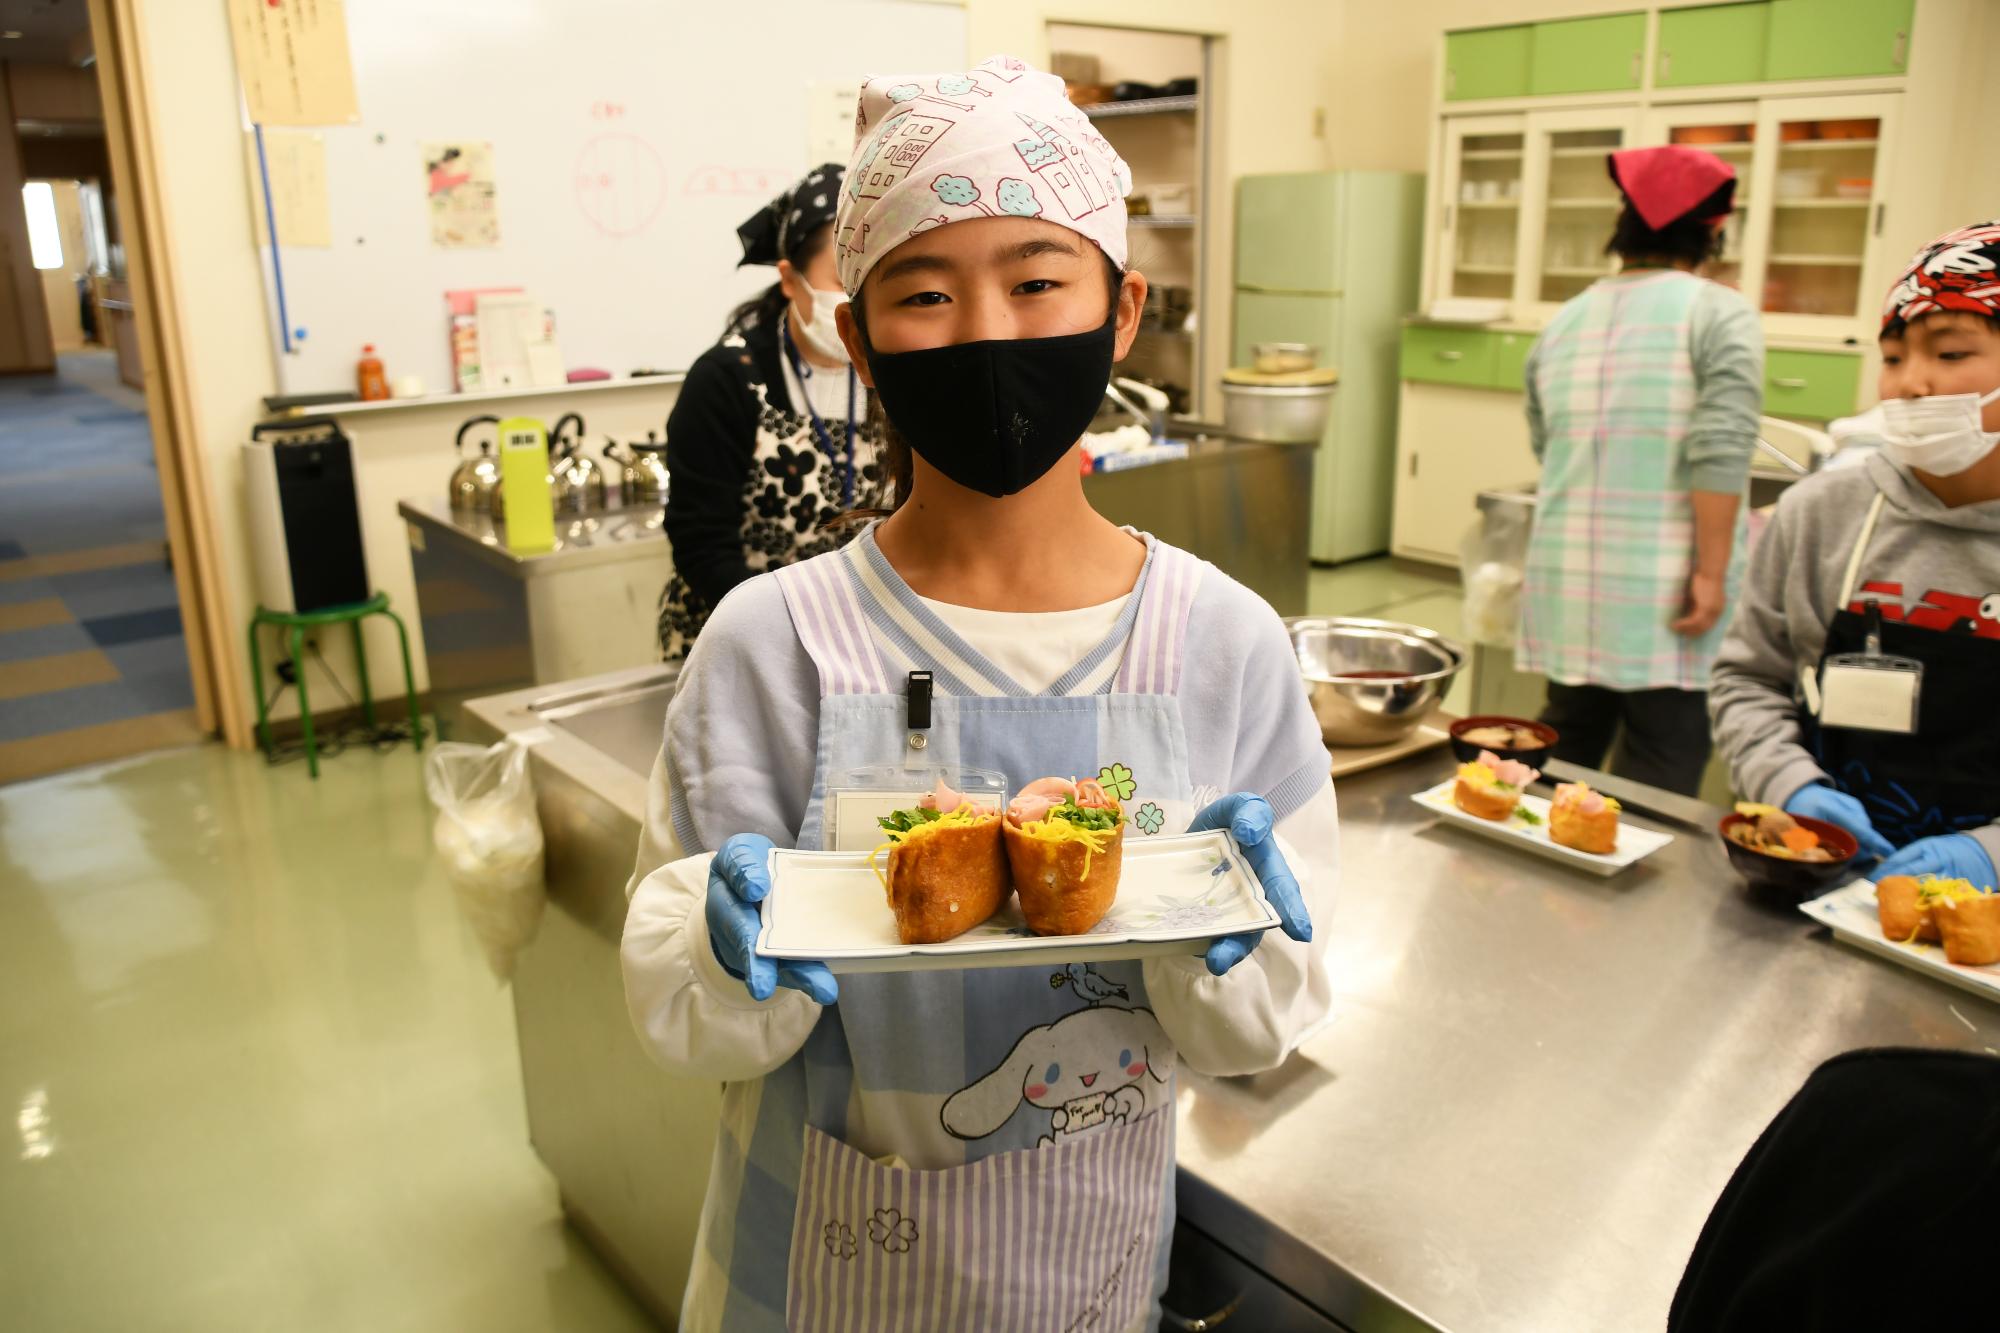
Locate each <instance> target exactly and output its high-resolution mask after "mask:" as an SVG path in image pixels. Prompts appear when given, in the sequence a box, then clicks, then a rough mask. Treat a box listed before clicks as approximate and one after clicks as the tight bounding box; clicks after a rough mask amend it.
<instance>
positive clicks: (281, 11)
mask: <svg viewBox="0 0 2000 1333" xmlns="http://www.w3.org/2000/svg"><path fill="white" fill-rule="evenodd" d="M229 29H230V35H231V37H232V38H233V43H234V46H235V48H236V73H237V75H238V77H240V78H241V79H242V80H243V100H244V103H245V104H246V107H247V109H248V111H249V113H250V120H251V122H252V123H253V124H258V125H351V124H353V123H354V122H355V121H357V120H359V119H361V112H360V108H359V107H358V105H357V104H356V102H355V98H354V61H353V58H352V56H351V55H350V54H349V53H348V49H347V3H346V0H282V2H277V0H229ZM279 234H280V235H281V236H282V235H283V228H282V227H280V228H279Z"/></svg>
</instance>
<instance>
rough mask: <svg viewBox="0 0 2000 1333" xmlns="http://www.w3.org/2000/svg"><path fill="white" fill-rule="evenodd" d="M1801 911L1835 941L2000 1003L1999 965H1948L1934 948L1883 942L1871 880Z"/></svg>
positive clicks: (1803, 906) (1822, 897)
mask: <svg viewBox="0 0 2000 1333" xmlns="http://www.w3.org/2000/svg"><path fill="white" fill-rule="evenodd" d="M1799 910H1800V911H1801V912H1804V913H1805V914H1806V915H1807V916H1809V917H1811V918H1812V919H1813V920H1815V921H1817V922H1819V923H1820V924H1821V925H1822V926H1827V927H1829V928H1831V929H1832V931H1833V933H1834V936H1835V938H1837V939H1841V940H1844V941H1846V942H1847V943H1849V944H1851V945H1853V946H1854V947H1855V948H1857V949H1866V950H1868V952H1870V953H1879V954H1881V955H1882V956H1883V957H1884V958H1893V959H1894V960H1895V961H1897V962H1899V963H1901V964H1902V965H1903V966H1904V967H1911V968H1915V969H1916V970H1917V971H1919V972H1928V973H1930V974H1931V975H1932V976H1934V977H1936V978H1937V979H1938V980H1940V981H1948V982H1950V983H1951V984H1952V985H1954V986H1963V987H1964V988H1965V989H1966V990H1969V991H1973V992H1975V993H1977V994H1980V995H1984V996H1985V997H1986V998H1987V999H1989V1000H2000V964H1996V965H1994V966H1990V967H1966V966H1963V965H1962V964H1959V963H1950V962H1946V961H1945V956H1944V950H1943V949H1941V948H1939V947H1938V946H1937V945H1935V944H1904V943H1902V942H1901V941H1899V940H1885V939H1883V938H1882V922H1881V919H1880V918H1879V917H1877V916H1876V914H1875V885H1874V883H1873V881H1871V880H1865V879H1857V880H1855V881H1854V882H1853V883H1852V884H1849V885H1847V886H1846V887H1845V888H1839V889H1835V890H1834V891H1833V892H1832V893H1826V894H1821V895H1820V896H1819V897H1817V898H1814V899H1812V900H1811V901H1809V902H1803V903H1800V904H1799Z"/></svg>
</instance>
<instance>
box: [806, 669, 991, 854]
mask: <svg viewBox="0 0 2000 1333" xmlns="http://www.w3.org/2000/svg"><path fill="white" fill-rule="evenodd" d="M935 688H936V687H935V683H934V677H933V676H932V674H931V673H930V672H928V671H912V672H911V673H910V675H909V682H908V694H907V695H906V697H905V701H904V711H903V722H904V731H905V732H906V735H907V739H906V741H905V743H904V747H903V762H902V763H900V764H863V765H860V766H858V767H849V768H843V769H839V770H837V771H835V772H834V773H832V774H831V775H830V776H829V778H828V780H827V787H826V828H827V842H826V849H827V850H828V851H832V852H865V851H870V850H872V849H873V848H874V847H876V846H877V845H879V844H880V843H881V841H882V826H881V824H880V823H879V822H878V821H880V820H882V819H884V818H886V817H888V816H889V815H891V814H894V813H895V812H896V811H898V810H909V809H913V808H915V807H916V805H917V803H918V802H919V801H921V800H923V798H924V797H926V796H928V795H929V794H930V793H931V792H932V791H934V790H936V788H937V785H938V783H940V782H942V783H944V784H945V785H947V786H949V787H950V788H951V789H952V790H953V791H956V792H959V793H961V794H962V795H964V796H965V797H966V798H967V799H968V800H971V801H974V802H977V803H978V804H980V805H991V806H1001V805H1005V804H1006V802H1007V776H1006V774H1004V773H997V772H995V771H993V770H992V769H989V768H966V767H962V766H957V765H952V764H939V763H935V762H932V760H931V758H930V755H929V750H930V735H929V732H930V729H931V695H932V691H933V690H934V689H935Z"/></svg>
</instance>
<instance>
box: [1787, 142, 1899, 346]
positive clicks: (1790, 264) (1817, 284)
mask: <svg viewBox="0 0 2000 1333" xmlns="http://www.w3.org/2000/svg"><path fill="white" fill-rule="evenodd" d="M1777 129H1778V134H1777V144H1776V149H1777V169H1776V171H1775V172H1774V174H1773V176H1772V198H1771V201H1770V205H1771V241H1770V259H1769V261H1768V262H1767V263H1766V265H1765V272H1764V293H1763V307H1764V309H1765V310H1766V311H1770V312H1773V313H1781V314H1794V315H1827V316H1835V317H1839V318H1849V319H1851V318H1853V317H1855V316H1857V315H1858V314H1860V312H1861V270H1862V266H1863V264H1864V263H1865V261H1866V259H1867V254H1868V238H1869V226H1868V224H1869V213H1870V205H1871V204H1872V202H1873V201H1874V198H1875V176H1876V172H1877V170H1878V165H1879V163H1878V157H1879V153H1880V150H1881V142H1882V123H1881V121H1880V120H1878V119H1875V118H1873V117H1849V118H1846V119H1834V120H1781V121H1779V122H1778V127H1777Z"/></svg>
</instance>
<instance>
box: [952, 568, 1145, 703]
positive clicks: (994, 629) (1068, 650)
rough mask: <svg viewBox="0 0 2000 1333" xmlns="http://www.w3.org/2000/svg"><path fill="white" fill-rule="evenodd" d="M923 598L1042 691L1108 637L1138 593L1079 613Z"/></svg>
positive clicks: (1001, 665) (999, 661) (1030, 686)
mask: <svg viewBox="0 0 2000 1333" xmlns="http://www.w3.org/2000/svg"><path fill="white" fill-rule="evenodd" d="M922 600H923V603H924V605H925V606H927V607H929V608H930V609H931V610H932V611H933V612H935V613H936V615H937V617H938V619H940V620H942V621H944V623H945V624H947V625H949V626H951V627H952V629H953V630H954V631H956V633H957V634H958V637H959V638H961V639H964V640H965V641H966V642H967V643H969V644H971V645H972V646H973V647H974V648H976V649H978V650H979V651H980V652H981V653H983V654H984V655H985V656H986V659H987V660H988V661H990V662H992V663H993V665H994V666H997V667H999V668H1000V669H1001V670H1002V671H1004V672H1006V673H1007V674H1008V675H1009V676H1012V677H1013V678H1014V679H1015V680H1016V681H1018V682H1019V683H1020V684H1021V685H1022V686H1023V687H1025V688H1027V689H1030V690H1033V691H1035V692H1036V693H1037V694H1039V693H1041V692H1042V691H1043V690H1046V689H1047V688H1048V687H1049V686H1051V685H1053V684H1055V683H1056V682H1057V681H1058V680H1061V679H1062V677H1063V674H1064V673H1065V672H1067V671H1068V670H1069V669H1070V668H1071V667H1073V666H1075V665H1076V664H1077V663H1078V662H1079V661H1081V660H1082V659H1083V655H1084V654H1085V653H1087V652H1089V651H1090V650H1091V649H1092V648H1095V647H1096V646H1097V645H1098V644H1100V643H1102V642H1103V641H1104V636H1105V635H1107V634H1109V633H1111V627H1112V626H1113V625H1116V624H1117V623H1118V617H1119V616H1120V615H1121V614H1122V613H1123V612H1124V610H1125V603H1127V602H1129V601H1131V600H1132V594H1131V593H1129V592H1128V593H1126V594H1125V595H1124V596H1123V597H1119V598H1116V599H1115V600H1113V601H1109V602H1100V603H1099V604H1098V605H1096V606H1085V607H1079V608H1078V609H1076V610H1074V611H981V610H976V609H974V608H973V607H969V606H953V605H952V604H951V603H949V602H937V601H932V600H931V599H930V598H928V597H926V598H923V599H922Z"/></svg>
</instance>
